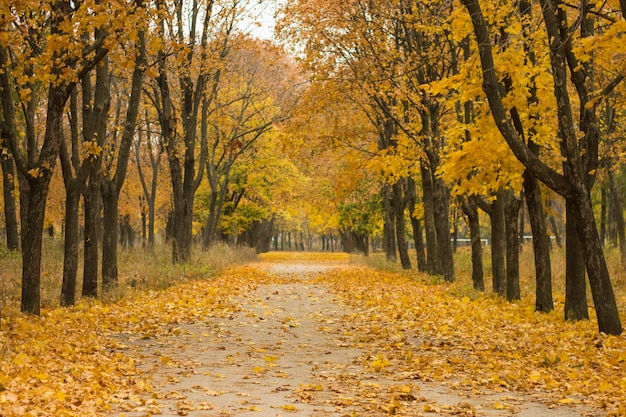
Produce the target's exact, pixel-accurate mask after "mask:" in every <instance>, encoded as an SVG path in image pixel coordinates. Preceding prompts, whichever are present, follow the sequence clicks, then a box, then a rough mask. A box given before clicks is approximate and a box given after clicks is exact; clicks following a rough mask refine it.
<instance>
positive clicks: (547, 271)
mask: <svg viewBox="0 0 626 417" xmlns="http://www.w3.org/2000/svg"><path fill="white" fill-rule="evenodd" d="M524 192H525V193H524V194H525V197H526V206H527V207H528V218H529V221H530V228H531V230H532V234H533V252H534V256H535V276H536V286H535V309H536V310H537V311H541V312H543V313H547V312H550V311H552V310H554V301H553V299H552V266H551V261H550V236H548V231H547V226H546V215H545V213H544V210H543V204H542V201H541V189H540V188H539V182H538V181H537V178H535V177H534V176H533V175H532V174H531V173H530V172H528V171H525V172H524Z"/></svg>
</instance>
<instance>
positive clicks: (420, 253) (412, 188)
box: [406, 177, 427, 272]
mask: <svg viewBox="0 0 626 417" xmlns="http://www.w3.org/2000/svg"><path fill="white" fill-rule="evenodd" d="M406 196H407V200H408V204H409V214H410V219H411V227H412V229H413V240H414V241H415V252H416V253H417V269H418V271H420V272H426V271H427V265H426V250H425V248H424V238H423V236H422V222H421V220H420V219H419V218H417V217H416V216H415V206H417V186H416V184H415V180H414V179H413V178H411V177H409V178H407V191H406Z"/></svg>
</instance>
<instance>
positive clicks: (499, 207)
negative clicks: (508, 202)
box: [489, 191, 506, 297]
mask: <svg viewBox="0 0 626 417" xmlns="http://www.w3.org/2000/svg"><path fill="white" fill-rule="evenodd" d="M489 217H490V219H491V274H492V287H493V292H494V293H496V294H498V295H500V296H502V297H505V296H506V261H505V260H506V234H505V219H504V199H503V196H502V191H500V192H498V196H497V197H496V199H495V200H494V201H493V203H492V204H491V213H489Z"/></svg>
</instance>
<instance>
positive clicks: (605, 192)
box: [600, 183, 608, 246]
mask: <svg viewBox="0 0 626 417" xmlns="http://www.w3.org/2000/svg"><path fill="white" fill-rule="evenodd" d="M607 201H608V190H607V188H606V184H604V183H603V184H602V199H601V203H600V207H601V208H600V242H601V243H602V246H604V244H605V242H606V223H607Z"/></svg>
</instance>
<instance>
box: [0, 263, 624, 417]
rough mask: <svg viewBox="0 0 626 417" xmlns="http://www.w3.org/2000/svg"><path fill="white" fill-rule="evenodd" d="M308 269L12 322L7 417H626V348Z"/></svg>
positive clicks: (513, 314) (439, 290) (491, 304)
mask: <svg viewBox="0 0 626 417" xmlns="http://www.w3.org/2000/svg"><path fill="white" fill-rule="evenodd" d="M272 256H273V257H272ZM297 256H298V259H297V260H295V261H294V260H293V258H290V257H289V256H288V255H276V254H274V255H271V256H268V257H266V258H265V261H266V262H264V263H259V264H252V265H248V266H245V267H238V268H232V269H229V270H226V271H225V272H223V273H222V274H221V275H220V276H219V277H216V278H211V279H205V280H193V281H187V282H184V283H181V284H180V285H177V286H175V287H172V288H169V289H167V290H164V291H158V292H150V293H145V294H143V295H140V296H137V297H134V298H129V299H126V300H122V301H121V302H119V303H117V304H114V305H112V304H101V303H99V302H95V301H91V302H82V303H81V304H80V305H78V306H77V307H75V308H70V309H56V310H52V311H49V312H47V313H45V314H44V315H43V316H42V317H41V318H33V317H18V318H16V319H14V320H12V321H11V322H10V323H9V325H10V327H7V328H5V329H3V330H2V333H1V335H0V336H1V339H0V342H1V343H2V346H3V348H2V363H1V368H0V370H1V372H0V415H2V416H21V415H24V416H73V415H75V416H88V415H94V416H105V415H111V416H113V415H115V416H128V417H130V416H149V415H169V416H175V415H192V416H219V415H237V416H242V417H245V416H265V415H266V416H284V415H292V414H293V415H309V416H327V415H333V416H334V415H336V416H357V415H358V416H363V415H365V416H386V415H406V416H422V415H433V416H434V415H460V416H475V415H495V416H507V415H520V416H521V415H527V416H532V415H550V416H599V415H626V410H625V409H624V405H623V404H626V394H625V393H626V374H625V366H626V365H625V362H626V353H625V352H626V341H625V339H624V337H615V336H605V335H598V334H597V332H596V331H595V328H594V326H593V325H592V324H591V323H585V322H583V323H575V324H572V323H563V322H562V320H561V319H560V318H559V317H558V315H557V314H556V313H554V314H550V315H543V314H537V313H534V312H533V311H532V309H530V308H528V306H526V305H524V304H521V303H520V304H518V305H511V304H508V303H505V302H503V301H502V300H499V299H497V298H494V297H491V296H477V297H476V298H475V299H470V298H468V297H459V296H454V295H451V291H450V287H449V286H446V285H438V284H432V283H424V282H422V281H420V280H419V279H415V277H414V276H413V277H409V276H407V275H402V274H394V273H386V272H379V271H375V270H373V269H369V268H365V267H360V266H354V265H349V264H348V263H347V262H346V261H345V259H346V258H339V257H337V256H335V257H334V258H332V259H330V260H328V258H320V257H319V255H318V257H316V256H309V257H306V256H305V255H302V254H298V255H297ZM281 257H282V258H281ZM294 262H295V263H294Z"/></svg>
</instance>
